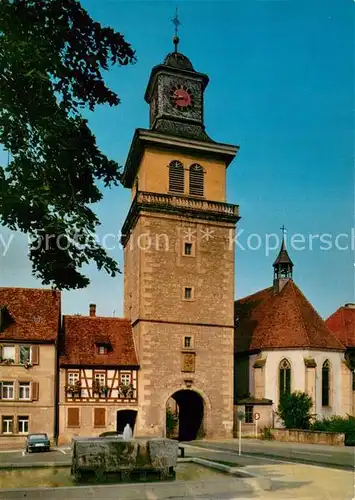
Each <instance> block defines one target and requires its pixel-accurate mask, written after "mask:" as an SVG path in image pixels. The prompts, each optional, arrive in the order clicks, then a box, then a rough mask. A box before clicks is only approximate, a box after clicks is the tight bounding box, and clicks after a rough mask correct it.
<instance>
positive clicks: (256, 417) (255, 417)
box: [254, 412, 260, 439]
mask: <svg viewBox="0 0 355 500" xmlns="http://www.w3.org/2000/svg"><path fill="white" fill-rule="evenodd" d="M259 419H260V413H257V412H256V413H254V420H255V437H256V439H257V438H258V420H259Z"/></svg>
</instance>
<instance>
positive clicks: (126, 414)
mask: <svg viewBox="0 0 355 500" xmlns="http://www.w3.org/2000/svg"><path fill="white" fill-rule="evenodd" d="M136 418H137V412H136V411H135V410H119V411H118V412H117V420H116V431H117V432H118V433H119V434H123V429H124V428H125V426H126V424H129V425H130V427H131V429H132V432H134V426H135V424H136Z"/></svg>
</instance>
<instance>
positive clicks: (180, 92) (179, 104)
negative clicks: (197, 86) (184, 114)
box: [170, 85, 194, 111]
mask: <svg viewBox="0 0 355 500" xmlns="http://www.w3.org/2000/svg"><path fill="white" fill-rule="evenodd" d="M170 101H171V104H172V105H173V106H174V107H175V108H176V109H178V110H180V111H190V110H191V109H192V108H193V104H194V103H193V95H192V93H191V90H190V89H189V88H188V87H187V86H186V85H179V86H174V87H172V88H171V90H170Z"/></svg>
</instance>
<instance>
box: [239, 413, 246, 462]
mask: <svg viewBox="0 0 355 500" xmlns="http://www.w3.org/2000/svg"><path fill="white" fill-rule="evenodd" d="M244 419H245V415H244V413H243V412H242V411H238V424H239V428H238V437H239V443H238V454H239V455H241V454H242V422H243V421H244Z"/></svg>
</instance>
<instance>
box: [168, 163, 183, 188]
mask: <svg viewBox="0 0 355 500" xmlns="http://www.w3.org/2000/svg"><path fill="white" fill-rule="evenodd" d="M169 191H171V192H173V193H183V192H184V165H183V164H182V163H181V162H180V161H178V160H173V161H171V162H170V163H169Z"/></svg>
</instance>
